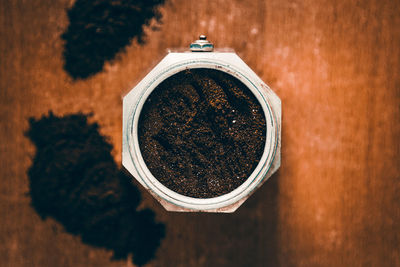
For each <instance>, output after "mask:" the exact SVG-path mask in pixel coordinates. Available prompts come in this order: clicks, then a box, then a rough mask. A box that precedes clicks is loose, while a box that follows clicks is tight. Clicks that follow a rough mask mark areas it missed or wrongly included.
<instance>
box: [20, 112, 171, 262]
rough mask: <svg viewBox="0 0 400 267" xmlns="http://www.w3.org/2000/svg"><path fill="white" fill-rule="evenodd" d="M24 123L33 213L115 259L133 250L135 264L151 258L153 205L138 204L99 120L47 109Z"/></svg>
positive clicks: (155, 243) (155, 236)
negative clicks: (29, 150)
mask: <svg viewBox="0 0 400 267" xmlns="http://www.w3.org/2000/svg"><path fill="white" fill-rule="evenodd" d="M29 126H30V128H29V130H28V131H27V132H26V135H27V136H28V137H29V139H30V140H31V141H32V142H33V144H35V146H36V153H35V156H34V158H33V162H32V166H31V167H30V168H29V170H28V177H29V187H30V192H29V193H30V195H31V198H32V206H33V207H34V209H35V210H36V211H37V213H38V214H39V215H40V216H41V217H42V218H43V219H44V218H46V217H52V218H54V219H56V220H57V221H58V222H60V223H61V224H63V226H64V228H65V230H66V231H67V232H69V233H71V234H75V235H78V236H80V237H81V239H82V241H83V242H84V243H86V244H89V245H92V246H95V247H103V248H106V249H109V250H112V251H113V255H114V258H115V259H126V258H127V257H128V255H129V254H133V257H132V260H133V262H134V263H135V264H136V265H143V264H145V263H147V262H148V261H150V260H151V259H152V258H153V257H154V256H155V253H156V251H157V248H158V247H159V245H160V242H161V240H162V239H163V237H164V235H165V226H164V224H162V223H159V222H157V221H156V220H155V214H154V212H153V211H152V210H150V209H141V210H138V205H139V204H140V201H141V195H140V192H139V190H138V189H137V188H136V187H135V186H134V185H133V184H132V183H131V182H130V180H131V178H130V177H129V176H128V175H126V174H125V173H124V172H123V171H122V170H121V169H120V168H119V166H118V165H117V163H116V162H115V160H114V158H113V157H112V155H111V151H112V149H113V147H112V146H111V144H110V143H109V142H108V140H107V138H106V137H104V136H102V135H101V134H100V133H99V125H98V124H97V123H90V122H89V121H88V116H87V115H85V114H81V113H77V114H70V115H65V116H55V115H54V114H53V113H51V112H50V113H49V115H48V116H43V117H41V118H39V119H34V118H31V119H30V120H29Z"/></svg>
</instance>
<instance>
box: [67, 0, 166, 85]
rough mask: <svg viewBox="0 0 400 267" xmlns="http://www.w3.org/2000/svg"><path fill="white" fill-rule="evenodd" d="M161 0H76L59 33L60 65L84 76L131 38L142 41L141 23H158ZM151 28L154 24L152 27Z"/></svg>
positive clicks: (141, 42) (99, 67)
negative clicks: (67, 20)
mask: <svg viewBox="0 0 400 267" xmlns="http://www.w3.org/2000/svg"><path fill="white" fill-rule="evenodd" d="M164 1H165V0H76V1H75V3H74V5H73V7H72V8H71V9H69V10H68V18H69V26H68V28H67V30H66V31H65V32H64V33H63V34H62V35H61V38H62V39H63V40H64V41H65V45H64V53H63V54H64V59H65V64H64V69H65V70H66V71H67V72H68V73H69V74H70V76H71V77H72V78H74V79H85V78H87V77H89V76H91V75H93V74H96V73H98V72H99V71H101V70H102V69H103V66H104V63H105V62H106V61H110V60H113V59H114V58H115V57H116V55H117V53H119V52H121V51H123V49H124V47H125V46H127V45H129V44H130V43H131V41H132V40H134V39H135V40H137V41H138V43H139V44H143V42H144V37H145V33H144V27H145V26H148V25H149V24H150V22H151V20H152V19H155V20H156V21H157V24H161V13H160V11H159V7H160V6H161V5H162V4H164ZM152 28H154V27H152Z"/></svg>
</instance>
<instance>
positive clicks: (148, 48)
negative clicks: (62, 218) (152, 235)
mask: <svg viewBox="0 0 400 267" xmlns="http://www.w3.org/2000/svg"><path fill="white" fill-rule="evenodd" d="M72 2H73V1H67V0H59V1H44V0H42V1H22V0H3V1H1V2H0V105H1V108H0V121H1V127H0V136H1V140H2V142H1V144H0V151H1V160H0V175H1V176H0V177H1V184H0V218H1V222H0V265H1V266H131V263H130V261H129V259H128V260H126V261H110V260H109V257H110V255H111V252H109V251H105V250H102V249H98V248H92V247H90V246H87V245H85V244H83V243H82V242H81V241H80V240H79V238H78V237H75V236H72V235H70V234H68V233H65V232H64V230H63V227H62V226H61V225H60V224H58V223H57V222H55V221H53V220H51V219H49V220H46V221H42V220H41V219H40V218H39V217H38V215H37V214H36V213H35V211H34V210H33V209H32V208H31V206H30V198H29V196H28V195H27V194H26V193H27V192H28V190H29V188H28V178H27V175H26V170H27V168H28V167H29V166H30V164H31V159H32V156H33V155H34V147H33V145H32V144H31V143H30V142H29V140H28V139H26V138H25V137H24V135H23V132H24V131H25V130H26V129H27V127H28V122H27V119H28V118H29V117H30V116H35V117H39V116H41V115H42V114H45V113H47V112H48V111H49V110H53V111H54V112H55V113H56V114H58V115H62V114H67V113H73V112H78V111H83V112H90V111H92V112H94V118H93V119H94V120H96V121H98V122H99V123H100V124H101V126H102V128H101V132H102V133H103V134H104V135H107V136H110V138H111V139H110V140H111V141H112V143H113V145H114V147H115V150H114V156H115V159H116V160H117V161H118V162H120V161H121V132H122V130H121V97H122V96H123V95H124V94H125V93H126V92H127V91H128V90H129V89H130V88H132V87H133V86H134V85H135V84H136V82H137V81H138V80H140V78H142V77H143V76H144V75H145V74H146V73H147V71H148V70H149V69H150V68H151V67H152V66H153V65H154V64H156V63H157V61H158V60H159V59H160V58H162V57H163V56H164V55H165V53H166V48H168V47H187V46H188V44H189V43H190V42H191V41H192V40H194V39H196V37H197V36H198V34H200V33H205V34H207V35H208V39H210V40H211V41H213V42H214V44H215V45H216V47H231V48H234V49H235V50H236V52H237V53H238V54H239V55H240V56H241V57H242V58H243V59H244V60H245V61H246V62H247V63H248V65H249V66H250V67H251V68H253V70H254V71H255V72H256V73H257V74H258V75H259V76H260V77H261V78H262V79H263V80H264V81H265V82H266V83H267V84H269V85H270V86H271V87H272V88H273V89H274V90H275V92H276V93H277V94H278V95H279V96H280V98H281V99H282V106H283V126H282V127H283V128H282V129H283V133H282V166H281V168H280V171H279V172H278V173H277V174H276V175H274V176H273V177H272V178H271V179H270V180H269V181H268V182H267V183H265V184H264V185H263V186H262V188H260V189H259V190H258V191H257V192H256V193H255V194H254V195H253V196H252V197H251V198H250V199H249V200H248V201H247V202H246V203H245V204H244V205H243V206H242V207H241V208H240V209H239V210H238V211H237V212H236V213H234V214H227V215H221V214H180V213H169V212H166V211H165V210H163V208H161V206H160V205H159V204H158V203H157V202H156V201H155V200H154V199H153V198H152V197H150V196H149V195H148V194H147V193H144V206H148V207H151V208H153V209H154V210H155V211H156V213H157V218H158V219H159V220H160V221H163V222H165V223H166V224H167V236H166V238H165V240H164V241H163V243H162V245H161V247H160V248H159V250H158V254H157V258H156V259H155V260H154V261H152V262H151V263H150V264H149V266H400V142H399V138H400V126H399V125H400V124H399V120H400V74H399V69H400V49H399V47H400V27H399V25H400V15H399V14H400V5H399V3H398V2H397V3H396V1H391V0H382V1H373V0H367V1H339V0H325V1H311V0H306V1H300V0H293V1H281V0H270V1H261V0H258V1H254V0H246V1H222V0H220V1H219V0H214V1H213V0H208V1H207V0H198V1H185V0H171V1H167V3H166V4H165V5H164V7H163V8H162V14H163V21H164V24H163V25H162V26H161V30H160V31H151V30H148V38H147V39H148V41H147V44H146V45H143V46H140V45H138V44H137V43H133V44H132V45H130V46H129V47H127V49H126V52H124V53H121V54H120V56H119V58H118V59H117V60H116V61H115V62H113V63H108V64H107V65H106V67H105V70H104V71H103V72H102V73H99V74H97V75H95V76H93V77H92V78H89V79H87V80H83V81H77V82H74V81H72V80H71V78H70V77H69V76H68V75H67V74H66V73H65V72H64V70H63V67H62V66H63V58H62V49H63V43H62V41H61V39H60V37H59V36H60V34H61V33H62V32H63V31H64V30H65V29H66V27H67V25H68V19H67V17H66V12H65V9H66V8H68V7H69V6H71V4H72Z"/></svg>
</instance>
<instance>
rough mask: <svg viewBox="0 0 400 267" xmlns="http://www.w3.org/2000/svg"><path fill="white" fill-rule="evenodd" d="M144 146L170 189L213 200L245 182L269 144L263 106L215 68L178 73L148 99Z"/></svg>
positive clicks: (147, 160)
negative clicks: (266, 139)
mask: <svg viewBox="0 0 400 267" xmlns="http://www.w3.org/2000/svg"><path fill="white" fill-rule="evenodd" d="M138 131H139V145H140V150H141V153H142V156H143V159H144V161H145V163H146V165H147V167H148V168H149V170H150V172H151V173H152V174H153V175H154V177H156V178H157V179H158V180H159V181H160V182H161V183H162V184H163V185H165V186H166V187H168V188H169V189H171V190H173V191H175V192H177V193H179V194H182V195H185V196H190V197H195V198H211V197H217V196H220V195H223V194H226V193H229V192H231V191H232V190H234V189H236V188H237V187H238V186H240V185H241V184H242V183H243V182H244V181H245V180H246V179H247V178H248V177H249V176H250V175H251V173H252V172H253V170H254V169H255V167H256V166H257V164H258V162H259V160H260V158H261V156H262V154H263V151H264V145H265V135H266V125H265V116H264V113H263V110H262V107H261V105H260V104H259V102H258V100H257V99H256V98H255V96H254V95H253V94H252V93H251V91H250V90H249V89H248V88H247V86H245V85H244V84H243V83H242V82H241V81H239V80H238V79H236V78H234V77H233V76H231V75H229V74H227V73H225V72H222V71H218V70H213V69H190V70H185V71H182V72H179V73H177V74H175V75H173V76H171V77H169V78H167V79H166V80H164V81H163V82H162V83H161V84H159V85H158V86H157V87H156V89H155V90H154V91H153V92H152V93H151V94H150V96H149V97H148V98H147V100H146V102H145V104H144V106H143V109H142V112H141V115H140V119H139V127H138Z"/></svg>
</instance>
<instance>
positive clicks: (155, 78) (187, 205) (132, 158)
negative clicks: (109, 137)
mask: <svg viewBox="0 0 400 267" xmlns="http://www.w3.org/2000/svg"><path fill="white" fill-rule="evenodd" d="M190 48H191V51H187V52H170V53H168V54H167V55H166V56H165V57H164V58H163V59H162V60H161V61H160V62H159V63H158V64H157V65H156V66H155V67H154V68H153V69H152V70H151V71H150V72H149V73H148V74H147V75H146V76H145V77H144V78H143V79H142V80H141V81H140V82H139V83H138V84H137V85H136V86H135V87H134V88H133V89H132V90H131V91H130V92H129V93H128V94H127V95H126V96H125V97H124V98H123V143H122V153H123V154H122V164H123V166H124V167H125V168H126V169H127V170H128V171H129V172H130V173H131V174H132V175H133V177H134V178H135V179H136V180H137V181H138V182H139V183H140V184H142V185H143V186H144V187H145V188H146V189H147V190H148V191H149V192H150V193H151V194H152V195H153V196H154V197H155V198H156V199H157V200H158V201H159V202H160V203H161V205H163V206H164V208H165V209H167V210H169V211H191V212H234V211H235V210H236V209H237V208H238V207H239V206H240V205H241V204H242V203H243V202H244V201H245V200H246V199H247V198H249V196H250V195H251V194H252V192H254V190H256V189H257V188H258V187H259V186H261V185H262V183H263V182H265V181H266V180H267V179H268V178H269V177H270V176H271V175H272V174H273V173H274V172H275V171H276V170H277V169H278V168H279V166H280V147H281V101H280V99H279V97H278V96H277V95H276V94H275V93H274V92H273V91H272V90H271V89H270V88H269V87H268V86H267V85H266V84H265V83H264V82H263V81H262V80H261V79H260V78H259V77H258V76H257V75H256V74H255V73H254V72H253V71H252V70H251V69H250V67H249V66H247V65H246V63H245V62H244V61H243V60H242V59H240V58H239V56H238V55H237V54H236V53H234V52H218V51H215V52H214V51H213V46H212V44H211V43H210V42H208V41H207V40H206V38H205V36H200V38H199V40H197V41H196V42H194V43H192V44H191V46H190ZM195 68H208V69H216V70H219V71H222V72H225V73H228V74H230V75H231V76H233V77H235V78H237V79H238V80H240V81H241V82H242V83H243V84H244V85H246V86H247V88H248V89H249V90H250V91H251V92H252V93H253V94H254V96H255V97H256V98H257V100H258V101H259V103H260V105H261V107H262V109H263V111H264V115H265V120H266V138H265V140H266V141H265V147H264V152H263V155H262V157H261V159H260V161H259V163H258V165H257V166H256V168H255V169H254V171H253V172H252V174H251V175H250V176H249V177H248V178H247V180H246V181H245V182H244V183H243V184H241V185H240V186H239V187H237V188H236V189H234V190H233V191H231V192H229V193H227V194H224V195H221V196H218V197H213V198H193V197H188V196H185V195H181V194H178V193H176V192H174V191H172V190H171V189H169V188H167V187H166V186H164V185H163V184H162V183H161V182H159V181H158V180H157V178H155V177H154V176H153V175H152V173H151V172H150V171H149V169H148V168H147V166H146V163H145V161H144V160H143V157H142V154H141V151H140V147H139V139H138V122H139V116H140V113H141V111H142V107H143V104H144V103H145V101H146V99H147V97H148V96H149V95H150V94H151V92H152V91H153V90H154V89H155V88H156V87H157V86H158V85H159V84H160V83H161V82H163V81H164V80H165V79H167V78H168V77H170V76H172V75H174V74H176V73H178V72H180V71H183V70H186V69H195Z"/></svg>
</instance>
